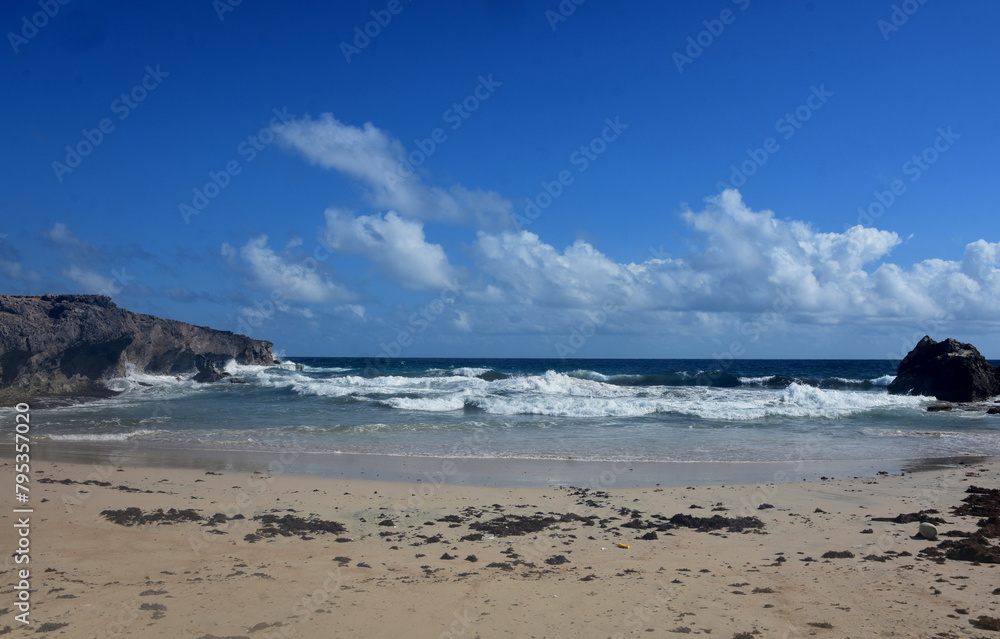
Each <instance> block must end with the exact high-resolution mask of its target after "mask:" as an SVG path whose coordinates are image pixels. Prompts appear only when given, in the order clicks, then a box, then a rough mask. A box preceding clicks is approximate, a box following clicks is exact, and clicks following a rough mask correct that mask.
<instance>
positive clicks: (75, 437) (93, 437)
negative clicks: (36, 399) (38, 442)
mask: <svg viewBox="0 0 1000 639" xmlns="http://www.w3.org/2000/svg"><path fill="white" fill-rule="evenodd" d="M166 432H167V431H164V430H146V429H142V428H141V429H139V430H134V431H130V432H127V433H65V434H56V433H50V434H46V435H44V437H46V438H48V439H50V440H52V441H56V442H124V441H128V440H130V439H135V438H149V436H151V435H160V434H164V433H166Z"/></svg>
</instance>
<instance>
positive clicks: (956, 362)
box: [889, 336, 1000, 402]
mask: <svg viewBox="0 0 1000 639" xmlns="http://www.w3.org/2000/svg"><path fill="white" fill-rule="evenodd" d="M889 392H890V393H892V394H894V395H905V394H907V393H912V394H913V395H930V396H933V397H936V398H937V399H940V400H942V401H946V402H977V401H982V400H984V399H989V398H990V397H993V396H994V395H998V394H1000V380H998V379H997V373H996V371H995V370H994V369H993V368H992V367H991V366H990V365H989V363H988V362H987V361H986V358H984V357H983V356H982V355H981V354H980V353H979V351H978V350H976V347H975V346H973V345H972V344H963V343H961V342H959V341H956V340H954V339H946V340H945V341H943V342H935V341H934V340H932V339H931V338H930V337H928V336H924V338H923V339H922V340H920V342H919V343H917V345H916V346H915V347H914V349H913V350H912V351H910V352H909V353H908V354H907V355H906V357H904V358H903V361H902V362H900V364H899V368H898V369H896V379H894V380H893V381H892V383H891V384H889Z"/></svg>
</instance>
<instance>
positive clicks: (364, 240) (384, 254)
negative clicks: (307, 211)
mask: <svg viewBox="0 0 1000 639" xmlns="http://www.w3.org/2000/svg"><path fill="white" fill-rule="evenodd" d="M326 243H327V245H328V246H329V247H330V248H331V249H333V250H334V251H337V252H342V253H360V254H362V255H364V256H365V257H367V258H368V259H369V260H370V261H371V262H372V263H373V264H375V265H377V266H378V267H379V269H380V270H381V271H382V272H383V273H384V274H385V275H387V276H388V277H390V278H391V279H392V280H393V281H395V282H396V283H398V284H399V285H400V286H403V287H405V288H412V289H426V288H442V287H453V286H454V285H455V282H456V280H457V277H458V273H457V271H456V269H455V267H453V266H452V265H451V264H450V263H449V262H448V257H447V256H446V255H445V252H444V249H443V248H442V247H441V245H440V244H431V243H429V242H427V240H426V239H425V237H424V229H423V224H421V223H420V222H417V221H414V220H404V219H403V218H401V217H400V216H399V215H397V214H396V213H395V212H393V211H389V212H388V213H386V214H385V215H384V216H383V215H359V216H357V217H355V216H354V215H352V214H351V213H349V212H347V211H343V210H340V209H327V211H326Z"/></svg>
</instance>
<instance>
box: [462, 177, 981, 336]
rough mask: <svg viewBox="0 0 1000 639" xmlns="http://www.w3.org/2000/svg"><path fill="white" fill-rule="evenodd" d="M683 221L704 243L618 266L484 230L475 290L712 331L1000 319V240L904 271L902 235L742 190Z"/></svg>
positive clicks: (578, 247) (523, 303)
mask: <svg viewBox="0 0 1000 639" xmlns="http://www.w3.org/2000/svg"><path fill="white" fill-rule="evenodd" d="M682 217H683V219H684V220H685V221H686V222H687V223H688V225H689V226H690V228H691V229H692V230H693V231H694V233H695V239H696V240H697V244H696V248H695V249H694V250H693V251H692V252H691V253H690V254H689V255H687V256H685V257H684V258H682V259H669V258H665V259H650V260H647V261H644V262H641V263H638V264H635V263H630V264H623V263H618V262H616V261H614V260H612V259H611V258H609V257H608V256H606V255H604V254H603V253H601V252H600V251H598V250H597V249H595V248H594V247H593V246H592V245H591V244H589V243H588V242H585V241H582V240H578V241H577V242H575V243H574V244H572V245H571V246H569V247H567V248H566V249H565V250H563V251H562V252H560V251H558V250H557V249H556V248H554V247H553V246H551V245H549V244H546V243H544V242H543V241H542V240H541V239H540V238H539V237H538V236H537V235H535V234H533V233H529V232H525V231H522V232H520V233H500V234H490V233H486V232H480V233H479V237H478V240H477V242H476V248H477V249H478V257H479V267H480V270H481V272H482V274H483V276H484V277H486V278H487V279H489V280H490V282H489V285H490V286H491V287H492V288H491V289H484V290H483V291H481V292H477V293H474V294H470V296H469V298H470V299H473V300H475V301H477V302H480V303H483V304H494V305H499V304H503V305H506V306H510V305H511V304H513V305H517V306H518V307H521V308H523V307H534V308H546V307H547V308H564V309H579V310H586V309H594V308H597V307H599V306H600V305H601V304H603V303H605V302H608V301H612V302H614V303H616V304H618V305H620V306H621V308H623V309H627V310H628V311H629V321H628V323H631V324H632V325H633V326H637V325H640V324H642V323H643V322H646V321H648V318H645V319H643V318H642V317H640V316H638V315H637V314H636V313H646V314H653V315H657V314H663V313H683V314H687V317H686V318H681V317H677V316H675V317H672V319H671V321H672V322H678V321H680V322H685V321H695V322H696V323H697V324H701V325H703V326H705V327H706V328H708V327H709V326H710V325H711V326H715V323H716V322H717V321H718V316H720V315H723V316H734V315H739V314H744V315H748V314H754V313H762V312H767V311H770V310H772V309H773V308H775V307H780V308H782V309H784V308H785V307H786V306H787V312H785V311H784V310H783V313H785V315H784V316H783V318H782V321H792V322H798V323H823V324H828V323H854V322H865V321H869V320H871V319H872V318H886V319H889V320H906V321H914V320H921V319H928V318H943V317H949V318H966V319H979V320H985V321H990V322H996V320H997V311H998V310H1000V272H998V269H997V262H998V260H1000V244H990V243H988V242H985V241H982V240H980V241H978V242H974V243H972V244H969V246H968V247H967V248H966V252H965V255H964V257H963V259H962V261H961V262H949V261H944V260H927V261H924V262H920V263H917V264H914V265H912V266H911V267H910V268H903V267H901V266H898V265H895V264H891V263H882V262H884V260H886V258H887V257H888V255H889V253H890V252H891V250H892V249H893V247H895V246H896V245H898V244H899V243H900V240H899V237H898V236H897V235H896V234H895V233H891V232H888V231H881V230H878V229H873V228H865V227H862V226H855V227H853V228H850V229H848V230H846V231H844V232H843V233H820V232H817V231H815V230H814V229H812V228H811V227H810V226H809V225H807V224H805V223H803V222H799V221H794V220H781V219H778V218H777V217H776V216H775V214H774V213H773V212H771V211H751V210H750V209H749V208H748V207H747V206H746V205H745V204H744V203H743V201H742V198H741V197H740V195H739V193H738V192H737V191H735V190H731V191H726V192H724V193H722V194H721V195H719V196H717V197H714V198H709V199H708V200H706V206H705V208H704V209H703V210H701V211H699V212H692V211H687V212H685V213H683V214H682ZM486 290H489V294H488V295H487V294H486ZM498 291H499V292H498ZM567 317H575V315H572V314H570V315H568V316H567ZM477 319H480V318H477ZM477 325H478V323H477ZM664 328H667V327H664ZM716 328H718V326H716Z"/></svg>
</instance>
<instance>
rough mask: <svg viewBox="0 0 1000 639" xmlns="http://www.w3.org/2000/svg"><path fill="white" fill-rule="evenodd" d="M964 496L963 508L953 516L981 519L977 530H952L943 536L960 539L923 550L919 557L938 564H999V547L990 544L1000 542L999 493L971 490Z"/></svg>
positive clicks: (974, 488) (993, 489)
mask: <svg viewBox="0 0 1000 639" xmlns="http://www.w3.org/2000/svg"><path fill="white" fill-rule="evenodd" d="M965 492H966V494H967V496H966V498H965V499H963V500H962V502H963V503H962V505H961V506H955V507H954V508H952V510H951V512H952V514H953V515H956V516H958V517H981V519H980V520H979V521H978V522H977V524H976V525H977V526H978V530H975V531H973V532H965V531H960V530H949V531H948V532H946V533H943V535H942V536H946V537H953V538H957V539H946V540H945V541H942V542H941V543H940V544H938V545H937V546H930V547H928V548H924V549H923V550H921V551H920V554H921V555H923V556H925V557H929V558H931V559H933V560H935V561H937V562H938V563H943V562H944V561H945V560H946V559H951V560H954V561H970V562H978V563H983V564H1000V546H998V545H996V544H995V543H993V542H991V541H990V540H991V539H997V538H1000V490H998V489H995V488H981V487H979V486H969V487H968V488H967V489H966V491H965Z"/></svg>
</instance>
